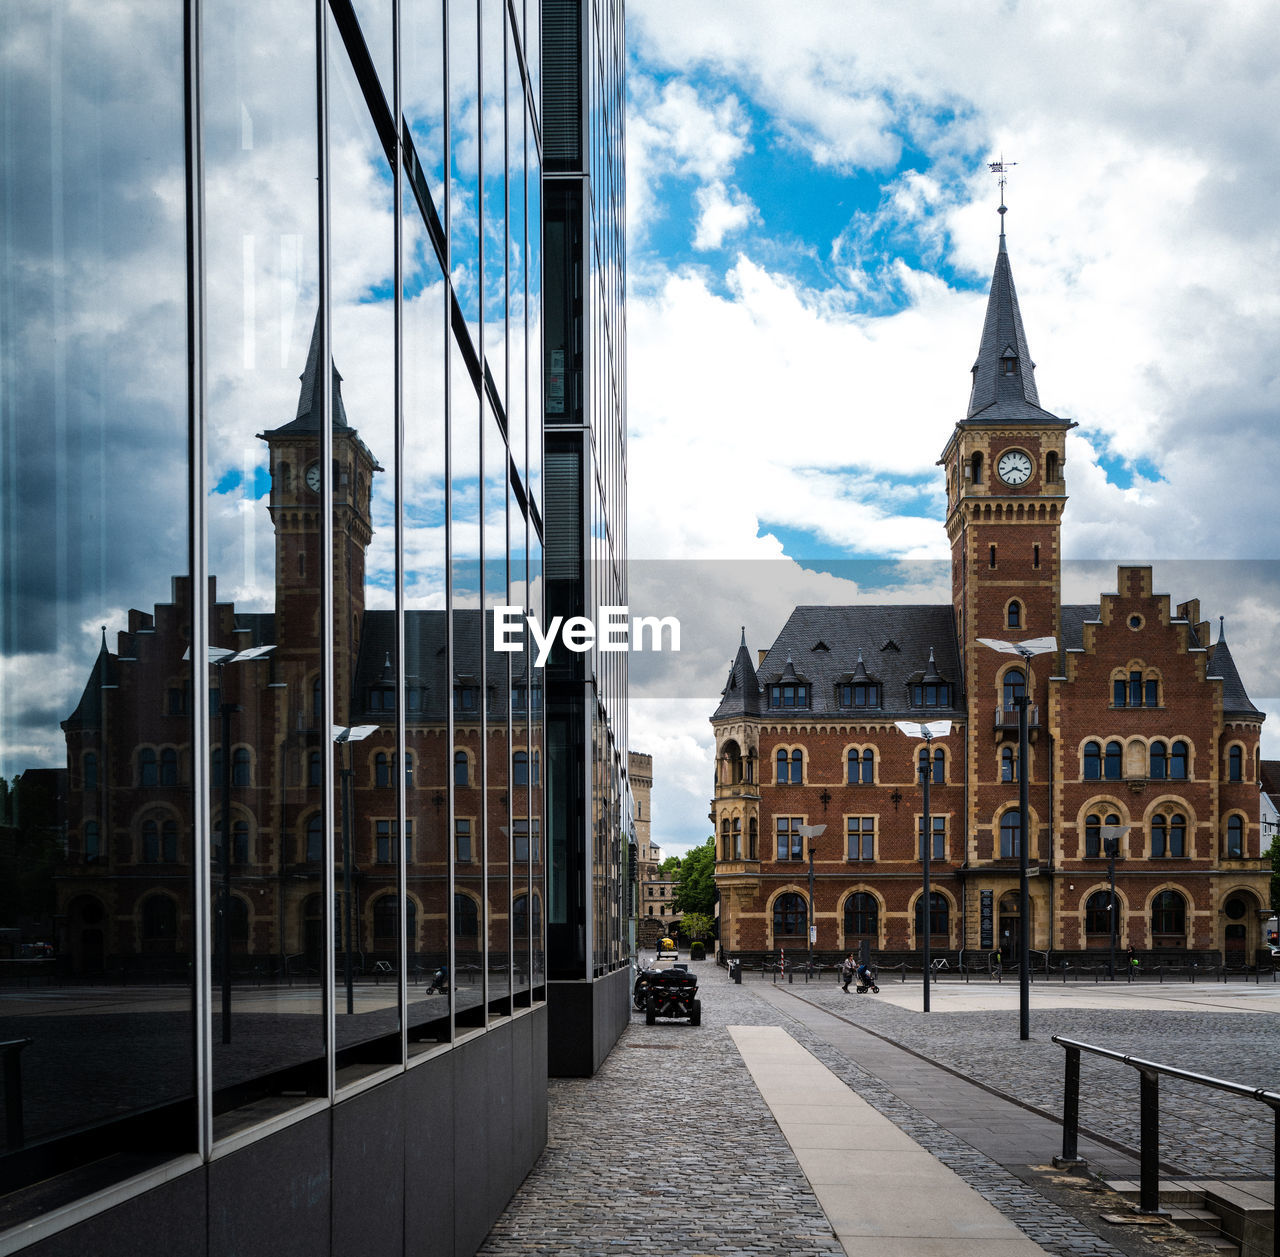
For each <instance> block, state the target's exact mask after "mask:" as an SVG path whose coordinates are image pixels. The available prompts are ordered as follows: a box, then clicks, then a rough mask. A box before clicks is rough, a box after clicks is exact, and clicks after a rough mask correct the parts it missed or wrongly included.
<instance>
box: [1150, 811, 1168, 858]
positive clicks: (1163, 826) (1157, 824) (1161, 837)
mask: <svg viewBox="0 0 1280 1257" xmlns="http://www.w3.org/2000/svg"><path fill="white" fill-rule="evenodd" d="M1168 828H1169V827H1168V822H1167V821H1166V820H1165V818H1164V817H1163V816H1162V815H1160V814H1157V815H1155V816H1153V817H1152V818H1151V856H1152V859H1163V858H1164V855H1165V853H1166V851H1167V850H1168V845H1169V834H1168Z"/></svg>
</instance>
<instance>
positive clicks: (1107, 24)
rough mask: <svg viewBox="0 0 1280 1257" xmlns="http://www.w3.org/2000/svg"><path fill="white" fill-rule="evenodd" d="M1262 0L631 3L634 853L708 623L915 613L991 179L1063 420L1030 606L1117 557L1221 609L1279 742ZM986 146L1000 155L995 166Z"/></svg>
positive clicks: (699, 752) (1279, 94) (693, 756)
mask: <svg viewBox="0 0 1280 1257" xmlns="http://www.w3.org/2000/svg"><path fill="white" fill-rule="evenodd" d="M1274 17H1275V13H1274V8H1273V6H1271V5H1268V4H1265V3H1224V4H1215V5H1212V6H1207V5H1203V4H1199V3H1176V2H1175V3H1159V4H1156V3H1112V2H1107V3H1101V2H1095V3H1090V2H1082V3H1074V4H1072V5H1069V6H1068V5H1050V4H1037V3H1020V2H1017V0H1011V2H1008V3H1004V4H999V5H996V4H978V3H954V2H950V0H947V2H939V3H908V4H895V5H887V4H879V5H877V4H848V3H813V2H809V3H806V4H804V5H803V6H793V5H778V4H775V3H765V2H763V0H700V2H699V3H697V4H692V5H691V4H688V3H687V2H677V0H631V3H629V5H628V8H627V22H628V31H627V38H628V45H629V67H628V74H629V82H628V93H629V112H628V117H627V197H628V379H629V396H628V405H629V432H630V444H629V450H628V458H629V472H628V474H629V484H628V492H629V497H630V504H629V505H630V518H629V538H630V541H629V544H630V554H631V558H632V560H633V564H632V596H631V601H632V603H633V609H634V607H635V604H643V605H641V606H640V607H639V609H640V610H642V611H644V612H646V613H653V612H656V611H658V610H661V611H662V612H663V613H664V614H678V613H679V612H680V609H681V605H682V604H685V605H684V607H683V609H684V611H685V612H686V613H687V614H688V615H689V616H690V619H691V624H687V625H686V626H685V633H684V640H683V642H682V650H683V651H684V653H685V658H683V659H682V660H681V661H680V662H679V664H678V665H677V664H676V663H675V661H674V660H663V661H659V660H656V659H646V658H645V657H644V656H639V655H636V656H633V657H632V680H633V684H632V702H631V713H630V739H631V744H632V747H633V748H634V749H638V750H644V751H646V752H649V753H651V754H652V755H653V756H654V798H653V810H652V817H653V837H654V840H655V841H656V842H658V843H659V844H660V845H661V846H662V847H663V849H664V851H665V852H666V853H668V854H680V853H681V852H682V851H684V850H686V849H687V848H688V846H690V845H692V844H695V843H698V842H700V841H702V840H704V839H705V838H706V837H707V836H708V835H709V833H710V828H709V824H708V821H707V811H708V807H709V797H710V792H711V782H712V748H713V745H714V743H713V738H712V734H711V728H710V725H709V723H708V718H709V716H710V714H711V712H712V711H713V710H714V707H715V704H716V702H717V701H718V695H719V689H720V687H721V686H722V685H723V683H724V679H725V677H726V675H727V672H728V667H729V663H730V660H731V658H732V655H733V653H734V651H735V650H736V648H737V645H738V640H739V626H742V627H744V628H745V631H746V638H747V642H748V645H749V646H750V647H751V648H752V650H753V651H754V650H756V649H757V648H764V647H767V646H769V645H770V644H771V642H772V640H773V637H774V636H775V635H776V633H777V631H778V630H779V629H780V628H781V625H782V623H783V622H784V620H785V618H786V615H787V613H788V612H789V611H790V609H791V607H792V606H794V605H795V604H796V603H797V602H802V601H803V602H808V601H813V602H821V601H832V602H840V601H853V600H854V599H857V598H862V599H872V600H884V601H907V600H923V601H945V600H946V599H947V597H948V594H947V568H946V563H945V560H946V558H947V549H946V538H945V534H944V531H943V527H942V519H943V511H944V501H943V482H942V477H941V473H940V471H939V469H938V468H937V467H936V466H935V463H936V460H937V458H938V456H939V454H940V453H941V451H942V448H943V446H944V444H945V442H946V439H947V437H948V435H949V433H950V432H951V429H952V426H953V424H954V423H955V422H956V420H958V419H960V418H962V417H963V416H964V413H965V407H966V404H967V401H968V392H969V374H968V372H969V368H970V367H971V365H972V363H973V359H974V356H975V353H976V350H977V346H978V340H979V335H980V332H981V327H982V317H983V311H984V308H985V301H986V290H987V285H988V282H989V279H990V275H991V271H992V267H993V264H994V261H995V255H996V249H997V239H998V231H999V226H998V216H997V213H996V207H997V205H998V204H999V196H1000V192H999V189H998V187H997V186H996V177H995V176H994V175H993V174H991V173H990V171H989V169H988V163H990V162H993V161H997V160H1000V159H1001V158H1002V157H1003V159H1004V161H1005V162H1006V163H1007V164H1008V167H1007V174H1008V185H1007V188H1006V190H1005V196H1006V202H1007V205H1008V207H1009V211H1008V214H1007V216H1006V230H1007V234H1008V248H1009V252H1010V257H1011V261H1012V265H1013V274H1014V279H1015V283H1016V285H1017V290H1018V296H1019V301H1020V304H1021V307H1022V314H1023V319H1024V322H1025V325H1026V330H1027V336H1028V340H1029V343H1030V348H1031V353H1032V356H1033V358H1034V360H1035V362H1036V381H1037V385H1038V388H1039V393H1040V399H1041V403H1042V404H1043V405H1044V406H1045V407H1046V408H1047V409H1049V410H1051V411H1052V412H1054V413H1055V414H1058V415H1060V416H1063V417H1066V418H1070V419H1073V420H1075V421H1076V422H1077V424H1078V425H1079V426H1078V427H1077V428H1076V429H1075V430H1074V431H1073V432H1072V433H1071V434H1070V435H1069V437H1068V441H1067V458H1066V481H1067V491H1068V494H1069V496H1070V502H1069V505H1068V507H1067V511H1066V515H1065V521H1064V524H1063V550H1064V558H1065V560H1066V564H1065V568H1064V589H1063V594H1064V599H1065V600H1067V601H1079V602H1096V601H1097V599H1098V595H1099V593H1100V592H1103V591H1105V590H1111V589H1114V588H1115V565H1116V564H1117V563H1119V562H1138V563H1152V564H1153V565H1154V567H1155V588H1156V589H1157V591H1159V592H1167V593H1168V594H1169V595H1170V596H1171V598H1172V599H1173V601H1174V602H1175V603H1176V602H1181V601H1184V600H1186V599H1190V598H1194V597H1198V598H1200V599H1201V600H1202V613H1203V614H1204V615H1205V616H1206V617H1207V618H1211V619H1213V620H1214V621H1216V619H1217V617H1218V616H1219V615H1222V616H1225V617H1226V620H1225V623H1226V632H1227V638H1228V640H1229V641H1230V643H1231V648H1232V651H1233V654H1234V656H1235V658H1236V661H1237V663H1238V664H1239V666H1240V669H1241V673H1242V675H1243V677H1244V680H1245V684H1246V687H1247V688H1248V689H1249V692H1250V697H1251V698H1252V699H1253V701H1254V703H1255V705H1257V706H1258V707H1260V708H1263V709H1264V710H1267V711H1268V712H1269V714H1270V719H1269V721H1268V722H1267V726H1264V735H1263V753H1264V756H1267V757H1280V641H1278V640H1277V635H1276V632H1275V616H1276V608H1277V607H1278V606H1280V565H1277V564H1276V563H1275V562H1269V561H1268V560H1271V559H1273V557H1274V556H1278V555H1280V525H1277V522H1276V519H1275V512H1274V510H1272V509H1271V507H1270V503H1271V501H1272V500H1273V497H1274V492H1273V486H1274V469H1275V467H1276V466H1277V464H1278V462H1280V435H1278V433H1277V425H1276V415H1277V409H1278V403H1280V380H1278V378H1277V366H1276V363H1277V354H1276V347H1277V344H1278V343H1280V283H1278V281H1280V268H1278V267H1277V261H1278V253H1280V233H1278V232H1277V228H1276V215H1275V206H1276V204H1277V203H1278V202H1280V186H1278V185H1280V70H1278V69H1277V67H1280V24H1277V23H1276V22H1275V20H1274ZM1015 163H1016V164H1015Z"/></svg>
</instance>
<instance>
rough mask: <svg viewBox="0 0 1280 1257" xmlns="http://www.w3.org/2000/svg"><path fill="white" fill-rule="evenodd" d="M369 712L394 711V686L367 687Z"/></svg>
mask: <svg viewBox="0 0 1280 1257" xmlns="http://www.w3.org/2000/svg"><path fill="white" fill-rule="evenodd" d="M368 707H369V710H370V711H395V709H396V690H395V686H394V685H371V686H370V687H369V704H368Z"/></svg>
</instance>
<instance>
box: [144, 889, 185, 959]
mask: <svg viewBox="0 0 1280 1257" xmlns="http://www.w3.org/2000/svg"><path fill="white" fill-rule="evenodd" d="M177 937H178V905H177V904H175V903H174V902H173V900H172V899H170V898H169V896H168V895H148V896H147V897H146V898H145V899H144V900H143V901H142V941H143V942H144V943H150V944H152V945H153V946H154V945H156V944H159V945H161V946H167V948H168V949H170V950H171V949H172V948H173V945H174V942H175V941H176V939H177Z"/></svg>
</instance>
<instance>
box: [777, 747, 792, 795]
mask: <svg viewBox="0 0 1280 1257" xmlns="http://www.w3.org/2000/svg"><path fill="white" fill-rule="evenodd" d="M789 763H790V759H789V757H788V756H787V753H786V751H779V752H778V785H780V786H785V785H786V784H787V782H788V781H790V780H791V774H790V771H789V769H788V767H787V765H788V764H789Z"/></svg>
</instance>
